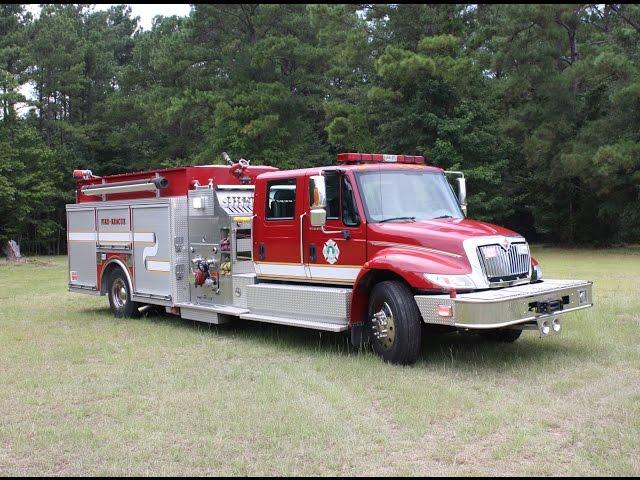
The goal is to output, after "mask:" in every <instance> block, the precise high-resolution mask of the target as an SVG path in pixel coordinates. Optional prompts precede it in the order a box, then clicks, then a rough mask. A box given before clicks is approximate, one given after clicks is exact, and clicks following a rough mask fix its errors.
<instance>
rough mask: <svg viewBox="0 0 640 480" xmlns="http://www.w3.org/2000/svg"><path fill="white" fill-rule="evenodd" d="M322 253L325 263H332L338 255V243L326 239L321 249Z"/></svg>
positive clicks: (336, 259)
mask: <svg viewBox="0 0 640 480" xmlns="http://www.w3.org/2000/svg"><path fill="white" fill-rule="evenodd" d="M322 254H323V255H324V259H325V260H326V261H327V263H330V264H331V265H333V264H334V263H336V262H337V261H338V257H339V256H340V248H339V247H338V244H337V243H336V242H334V241H333V240H327V241H326V242H325V244H324V248H323V249H322Z"/></svg>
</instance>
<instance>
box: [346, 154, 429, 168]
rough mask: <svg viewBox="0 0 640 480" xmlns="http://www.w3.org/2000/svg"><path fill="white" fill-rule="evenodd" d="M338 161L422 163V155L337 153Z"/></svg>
mask: <svg viewBox="0 0 640 480" xmlns="http://www.w3.org/2000/svg"><path fill="white" fill-rule="evenodd" d="M338 162H340V163H409V164H418V165H424V157H423V156H422V155H387V154H384V153H339V154H338Z"/></svg>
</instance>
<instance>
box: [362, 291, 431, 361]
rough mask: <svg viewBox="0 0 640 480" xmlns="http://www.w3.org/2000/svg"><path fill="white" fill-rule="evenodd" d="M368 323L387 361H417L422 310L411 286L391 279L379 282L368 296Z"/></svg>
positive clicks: (379, 350) (378, 350)
mask: <svg viewBox="0 0 640 480" xmlns="http://www.w3.org/2000/svg"><path fill="white" fill-rule="evenodd" d="M367 326H368V328H369V329H370V332H371V343H372V345H373V349H374V350H375V352H376V353H377V354H378V355H380V356H381V357H382V358H383V359H384V360H385V361H386V362H390V363H398V364H403V365H406V364H411V363H415V361H416V360H417V359H418V355H419V354H420V346H421V341H422V339H421V329H420V311H419V310H418V306H417V305H416V302H415V300H414V298H413V294H412V292H411V290H410V289H409V287H408V286H407V285H405V284H404V283H402V282H399V281H395V280H391V281H386V282H381V283H379V284H377V285H376V286H375V287H374V288H373V291H372V292H371V295H370V297H369V311H368V316H367Z"/></svg>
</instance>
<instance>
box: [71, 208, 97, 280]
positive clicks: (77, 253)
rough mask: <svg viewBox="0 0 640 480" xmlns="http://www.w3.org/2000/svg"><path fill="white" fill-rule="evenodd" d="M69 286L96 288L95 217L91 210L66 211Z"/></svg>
mask: <svg viewBox="0 0 640 480" xmlns="http://www.w3.org/2000/svg"><path fill="white" fill-rule="evenodd" d="M67 245H68V247H67V248H68V254H69V285H71V286H76V287H91V288H93V289H95V288H97V275H96V271H97V270H96V216H95V211H94V209H93V208H84V209H73V210H67Z"/></svg>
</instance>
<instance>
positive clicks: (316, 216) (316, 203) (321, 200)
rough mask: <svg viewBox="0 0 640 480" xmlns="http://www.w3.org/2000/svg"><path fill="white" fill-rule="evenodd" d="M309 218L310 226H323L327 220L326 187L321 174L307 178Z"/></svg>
mask: <svg viewBox="0 0 640 480" xmlns="http://www.w3.org/2000/svg"><path fill="white" fill-rule="evenodd" d="M309 204H310V205H311V211H310V213H309V219H310V222H311V226H312V227H324V225H325V223H326V222H327V210H326V207H327V187H326V184H325V180H324V177H323V176H322V175H313V176H311V177H310V178H309Z"/></svg>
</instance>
